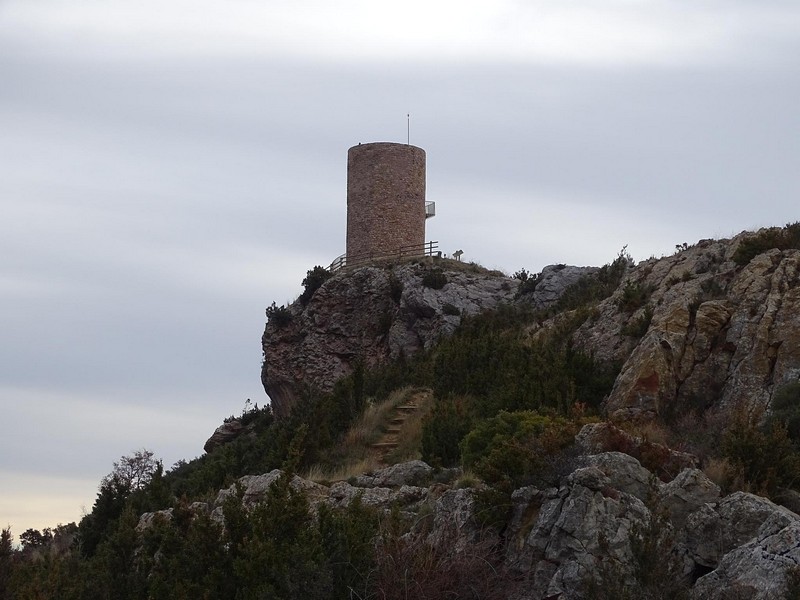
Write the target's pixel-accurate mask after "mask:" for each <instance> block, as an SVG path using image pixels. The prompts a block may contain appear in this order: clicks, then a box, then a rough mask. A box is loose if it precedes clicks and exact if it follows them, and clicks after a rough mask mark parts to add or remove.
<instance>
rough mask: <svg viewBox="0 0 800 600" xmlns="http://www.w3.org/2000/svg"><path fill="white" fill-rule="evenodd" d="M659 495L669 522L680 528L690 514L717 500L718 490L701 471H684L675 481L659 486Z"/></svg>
mask: <svg viewBox="0 0 800 600" xmlns="http://www.w3.org/2000/svg"><path fill="white" fill-rule="evenodd" d="M659 495H660V500H661V505H662V506H663V507H664V508H665V509H666V510H667V512H668V513H669V519H670V522H671V523H672V524H673V526H674V527H677V528H680V527H683V526H684V525H685V524H686V519H687V518H688V516H689V515H690V514H691V513H693V512H694V511H696V510H697V509H699V508H700V507H702V506H703V505H705V504H706V503H709V502H716V501H717V500H719V496H720V490H719V486H718V485H717V484H716V483H714V482H713V481H711V480H710V479H709V478H708V477H707V476H706V474H705V473H703V472H702V471H701V470H699V469H684V470H683V471H681V472H680V474H679V475H678V476H677V477H676V478H675V479H673V480H672V481H670V482H668V483H665V484H663V485H662V486H661V489H660V492H659Z"/></svg>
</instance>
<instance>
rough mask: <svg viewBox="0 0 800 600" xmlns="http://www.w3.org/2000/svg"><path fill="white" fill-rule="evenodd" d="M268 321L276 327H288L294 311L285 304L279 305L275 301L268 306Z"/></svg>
mask: <svg viewBox="0 0 800 600" xmlns="http://www.w3.org/2000/svg"><path fill="white" fill-rule="evenodd" d="M267 322H269V323H272V324H273V325H274V326H275V327H278V328H281V327H286V326H287V325H288V324H289V323H291V322H292V313H291V312H290V311H289V309H288V307H286V306H284V305H282V304H281V305H280V306H278V305H277V304H275V303H274V302H273V303H272V304H270V305H269V306H268V307H267Z"/></svg>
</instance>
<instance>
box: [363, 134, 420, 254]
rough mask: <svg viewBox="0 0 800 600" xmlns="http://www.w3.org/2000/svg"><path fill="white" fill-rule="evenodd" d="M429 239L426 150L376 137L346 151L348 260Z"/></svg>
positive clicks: (415, 244)
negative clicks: (379, 140) (372, 141)
mask: <svg viewBox="0 0 800 600" xmlns="http://www.w3.org/2000/svg"><path fill="white" fill-rule="evenodd" d="M424 244H425V151H424V150H423V149H422V148H417V147H416V146H410V145H408V144H396V143H392V142H376V143H372V144H359V145H358V146H353V147H352V148H350V150H349V151H348V153H347V261H348V263H350V262H352V261H361V260H369V259H370V258H374V257H378V256H381V255H387V254H393V253H397V252H399V251H400V249H401V248H405V249H408V248H409V247H419V249H418V251H417V252H413V251H412V252H408V251H406V252H405V253H407V254H412V253H414V254H422V253H423V246H424Z"/></svg>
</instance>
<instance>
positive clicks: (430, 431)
mask: <svg viewBox="0 0 800 600" xmlns="http://www.w3.org/2000/svg"><path fill="white" fill-rule="evenodd" d="M469 403H470V401H469V399H467V398H464V397H450V398H448V399H446V400H441V401H439V402H437V403H436V404H434V406H433V409H432V410H431V412H430V413H428V415H427V416H426V417H425V419H424V421H423V423H422V459H423V460H424V461H426V462H428V463H430V464H434V465H439V466H445V467H452V466H454V465H457V464H458V463H459V461H460V459H461V451H460V449H459V445H460V444H461V440H462V439H464V436H465V435H466V434H467V432H469V428H470V425H471V424H472V418H471V417H470V415H469V412H468V405H469Z"/></svg>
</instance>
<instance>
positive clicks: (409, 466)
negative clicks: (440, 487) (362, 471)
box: [354, 460, 433, 487]
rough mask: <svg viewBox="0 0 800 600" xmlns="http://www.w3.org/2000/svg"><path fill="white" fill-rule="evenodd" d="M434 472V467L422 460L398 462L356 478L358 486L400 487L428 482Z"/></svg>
mask: <svg viewBox="0 0 800 600" xmlns="http://www.w3.org/2000/svg"><path fill="white" fill-rule="evenodd" d="M432 474H433V467H431V466H430V465H428V464H427V463H425V462H423V461H421V460H411V461H408V462H403V463H398V464H396V465H392V466H390V467H386V468H385V469H381V470H380V471H376V472H375V473H372V474H366V475H359V476H358V477H356V478H355V482H354V483H355V485H356V486H357V487H398V486H401V485H420V484H424V483H427V482H428V480H429V479H430V478H431V475H432Z"/></svg>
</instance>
